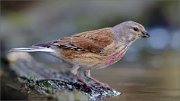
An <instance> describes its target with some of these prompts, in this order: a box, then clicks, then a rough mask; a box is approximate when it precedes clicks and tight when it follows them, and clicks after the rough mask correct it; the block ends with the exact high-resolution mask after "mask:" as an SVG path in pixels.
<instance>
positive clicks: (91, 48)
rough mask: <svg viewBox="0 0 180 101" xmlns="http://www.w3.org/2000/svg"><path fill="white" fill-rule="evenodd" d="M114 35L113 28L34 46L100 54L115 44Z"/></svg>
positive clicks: (87, 32)
mask: <svg viewBox="0 0 180 101" xmlns="http://www.w3.org/2000/svg"><path fill="white" fill-rule="evenodd" d="M112 33H113V32H112V30H111V28H103V29H98V30H93V31H86V32H82V33H78V34H75V35H73V36H71V37H65V38H63V39H59V40H55V41H51V42H47V43H40V44H36V45H33V46H35V47H36V46H38V47H47V48H49V47H54V46H56V47H57V48H60V49H68V50H75V51H87V52H92V53H98V52H101V51H102V50H103V49H104V48H105V47H106V46H108V45H110V44H111V43H112V42H113V35H112Z"/></svg>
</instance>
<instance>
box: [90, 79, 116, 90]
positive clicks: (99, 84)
mask: <svg viewBox="0 0 180 101" xmlns="http://www.w3.org/2000/svg"><path fill="white" fill-rule="evenodd" d="M88 78H89V79H90V80H92V81H93V82H94V84H96V85H98V86H101V87H103V88H107V89H109V90H113V88H112V87H110V86H109V85H108V84H105V83H102V82H100V81H98V80H96V79H94V78H92V77H88Z"/></svg>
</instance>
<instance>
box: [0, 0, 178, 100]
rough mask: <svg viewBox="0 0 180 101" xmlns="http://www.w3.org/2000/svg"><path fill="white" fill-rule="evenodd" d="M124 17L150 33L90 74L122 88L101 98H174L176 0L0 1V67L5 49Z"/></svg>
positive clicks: (123, 18) (27, 44)
mask: <svg viewBox="0 0 180 101" xmlns="http://www.w3.org/2000/svg"><path fill="white" fill-rule="evenodd" d="M127 20H133V21H136V22H139V23H141V24H143V25H144V26H145V28H146V29H147V30H148V32H149V33H150V35H151V37H150V38H149V39H142V40H138V41H136V42H135V43H134V44H133V45H132V46H131V47H130V49H129V50H128V52H127V53H126V55H125V57H124V58H123V59H122V61H119V62H118V63H116V64H114V65H112V66H111V67H113V68H107V69H102V70H97V71H95V72H94V73H93V75H94V76H95V77H97V78H98V79H99V80H102V81H104V82H106V83H108V84H110V85H111V86H113V87H115V88H116V89H119V90H120V91H122V92H124V94H123V95H122V96H119V97H116V98H112V99H107V100H114V101H119V100H124V101H130V100H131V101H135V100H137V101H141V100H146V101H147V100H149V101H152V100H154V101H155V100H157V101H161V100H162V101H170V100H171V101H175V100H179V99H180V0H91V1H90V0H89V1H88V0H87V1H86V0H77V1H74V0H65V1H63V0H27V1H26V0H17V1H16V0H12V1H11V0H1V17H0V39H1V67H2V68H5V64H6V54H7V52H8V50H9V49H11V48H14V47H28V46H30V45H32V44H35V43H39V42H45V41H51V40H55V39H58V38H63V37H65V36H69V35H73V34H75V33H78V32H82V31H88V30H94V29H99V28H103V27H111V26H114V25H116V24H119V23H121V22H123V21H127ZM110 72H111V73H110ZM105 76H106V78H104V77H105Z"/></svg>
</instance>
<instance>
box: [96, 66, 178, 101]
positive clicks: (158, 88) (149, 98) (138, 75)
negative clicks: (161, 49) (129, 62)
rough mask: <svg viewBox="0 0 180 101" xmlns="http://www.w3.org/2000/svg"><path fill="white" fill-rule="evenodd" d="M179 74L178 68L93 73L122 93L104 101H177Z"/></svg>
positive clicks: (112, 70) (129, 69)
mask: <svg viewBox="0 0 180 101" xmlns="http://www.w3.org/2000/svg"><path fill="white" fill-rule="evenodd" d="M109 72H111V73H109ZM179 74H180V68H164V69H142V68H109V69H104V70H102V71H101V70H99V71H95V73H94V75H96V76H97V78H99V79H101V80H102V81H104V82H109V83H110V85H111V86H113V87H114V88H116V89H118V90H119V91H121V92H122V94H121V95H120V96H117V97H113V98H110V99H105V101H179V99H180V79H179V76H180V75H179ZM104 77H106V78H104ZM112 79H113V80H112Z"/></svg>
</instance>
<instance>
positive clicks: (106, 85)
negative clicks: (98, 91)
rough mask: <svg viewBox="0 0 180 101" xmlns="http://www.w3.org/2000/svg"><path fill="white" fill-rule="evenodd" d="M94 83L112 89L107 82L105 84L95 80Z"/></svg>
mask: <svg viewBox="0 0 180 101" xmlns="http://www.w3.org/2000/svg"><path fill="white" fill-rule="evenodd" d="M95 84H97V85H99V86H101V87H103V88H107V89H109V90H113V88H112V87H110V86H109V85H108V84H105V83H102V82H95Z"/></svg>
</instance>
